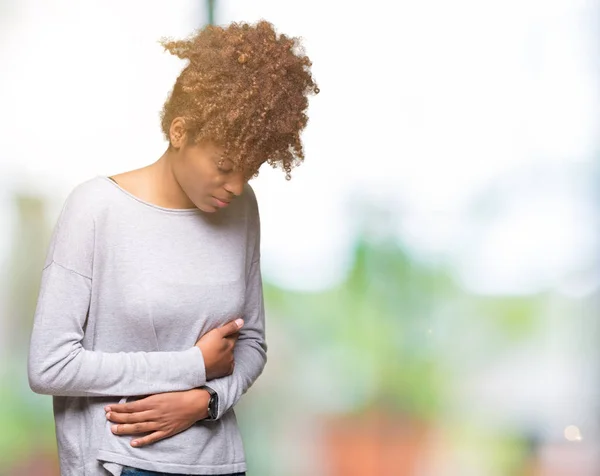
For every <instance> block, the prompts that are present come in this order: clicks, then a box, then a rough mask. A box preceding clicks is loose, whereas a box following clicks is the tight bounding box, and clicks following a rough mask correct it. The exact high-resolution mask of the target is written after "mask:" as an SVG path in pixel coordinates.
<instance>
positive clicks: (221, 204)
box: [213, 197, 229, 208]
mask: <svg viewBox="0 0 600 476" xmlns="http://www.w3.org/2000/svg"><path fill="white" fill-rule="evenodd" d="M213 198H214V199H215V202H216V203H217V206H218V207H220V208H223V207H226V206H227V205H229V202H228V201H227V200H220V199H218V198H217V197H213Z"/></svg>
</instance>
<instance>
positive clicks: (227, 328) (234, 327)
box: [221, 319, 244, 337]
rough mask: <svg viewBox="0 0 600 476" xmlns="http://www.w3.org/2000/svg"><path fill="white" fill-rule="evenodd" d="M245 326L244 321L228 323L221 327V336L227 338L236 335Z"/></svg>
mask: <svg viewBox="0 0 600 476" xmlns="http://www.w3.org/2000/svg"><path fill="white" fill-rule="evenodd" d="M243 325H244V320H243V319H236V320H235V321H231V322H228V323H227V324H225V325H224V326H222V327H221V335H222V336H223V337H226V336H228V335H231V334H235V333H236V332H237V331H238V330H240V328H241V327H242V326H243Z"/></svg>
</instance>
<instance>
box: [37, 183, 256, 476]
mask: <svg viewBox="0 0 600 476" xmlns="http://www.w3.org/2000/svg"><path fill="white" fill-rule="evenodd" d="M240 316H241V317H243V318H244V326H243V327H242V329H241V330H240V336H239V339H238V341H237V344H236V347H235V350H234V357H235V370H234V372H233V374H232V375H229V376H227V377H222V378H217V379H213V380H210V382H208V384H209V386H210V387H212V388H213V389H214V390H216V392H217V393H218V396H219V409H218V416H217V419H216V420H215V421H206V420H201V421H199V422H197V423H195V424H194V425H192V427H190V428H189V429H187V430H185V431H183V432H181V433H178V434H177V435H174V436H171V437H169V438H166V439H163V440H160V441H158V442H156V443H153V444H150V445H148V446H144V447H141V448H134V447H132V446H131V445H130V442H131V441H132V440H133V439H134V438H135V435H123V436H118V435H114V434H113V433H112V432H111V430H110V427H111V425H112V424H113V423H111V422H110V421H108V420H107V419H106V417H105V412H104V407H105V406H106V405H107V404H109V403H123V402H126V401H131V400H135V399H136V397H138V398H142V397H143V396H147V395H152V394H156V393H163V392H173V391H182V390H189V389H192V388H195V387H200V386H202V385H204V384H206V383H207V382H206V373H205V367H204V360H203V357H202V352H201V351H200V349H199V348H198V347H195V346H194V344H195V342H196V341H197V340H198V339H199V338H200V337H201V336H202V335H204V334H205V333H206V332H208V331H210V330H211V329H214V328H215V327H218V326H221V325H223V324H225V323H226V322H228V321H230V320H231V319H233V318H235V317H240ZM266 351H267V345H266V342H265V318H264V306H263V294H262V281H261V274H260V223H259V215H258V207H257V203H256V198H255V195H254V192H253V191H252V189H251V187H250V186H249V185H247V186H246V188H245V190H244V193H243V194H242V195H241V196H240V197H238V198H237V199H235V200H234V201H233V202H232V203H231V204H230V205H229V207H227V208H224V209H222V210H219V211H218V212H216V213H214V214H208V213H204V212H202V211H200V210H198V209H170V208H164V207H160V206H157V205H154V204H152V203H148V202H146V201H143V200H141V199H140V198H138V197H136V196H134V195H133V194H131V193H129V192H128V191H126V190H125V189H123V188H121V187H120V186H119V185H117V184H116V183H115V182H113V181H111V180H110V179H109V178H108V177H104V176H98V177H95V178H93V179H90V180H88V181H86V182H84V183H81V184H80V185H78V186H77V187H75V188H74V189H73V190H72V192H71V193H70V194H69V196H68V198H67V199H66V201H65V204H64V206H63V209H62V212H61V214H60V216H59V219H58V222H57V224H56V226H55V228H54V232H53V235H52V239H51V242H50V247H49V251H48V255H47V259H46V262H45V265H44V268H43V271H42V281H41V286H40V293H39V298H38V303H37V308H36V312H35V317H34V324H33V330H32V334H31V341H30V349H29V358H28V375H29V384H30V386H31V388H32V390H33V391H34V392H36V393H41V394H47V395H53V409H54V418H55V423H56V437H57V443H58V451H59V461H60V468H61V475H62V476H83V475H85V476H106V475H107V474H108V473H107V471H108V472H110V473H111V474H113V475H115V476H118V475H120V474H121V471H122V468H123V465H127V466H133V467H137V468H141V469H146V470H151V471H160V472H167V473H184V474H226V473H234V472H242V471H246V462H245V454H244V448H243V444H242V440H241V436H240V432H239V428H238V424H237V421H236V416H235V412H234V410H233V407H234V405H235V404H236V403H237V402H238V400H239V399H240V397H241V396H242V395H243V394H244V393H245V392H246V391H247V390H248V388H249V387H250V386H251V385H252V384H253V383H254V381H255V380H256V379H257V378H258V376H259V375H260V374H261V373H262V371H263V368H264V366H265V363H266V358H267V356H266Z"/></svg>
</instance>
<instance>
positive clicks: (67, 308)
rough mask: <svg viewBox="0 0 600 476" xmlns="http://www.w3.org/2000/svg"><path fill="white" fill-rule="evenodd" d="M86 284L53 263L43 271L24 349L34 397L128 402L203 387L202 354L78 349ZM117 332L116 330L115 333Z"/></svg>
mask: <svg viewBox="0 0 600 476" xmlns="http://www.w3.org/2000/svg"><path fill="white" fill-rule="evenodd" d="M90 291H91V281H90V279H89V278H86V277H85V276H81V275H79V274H77V273H74V272H72V271H70V270H68V269H66V268H64V267H62V266H59V265H57V264H55V263H53V264H51V265H49V266H48V267H47V268H45V269H44V273H43V275H42V283H41V289H40V297H39V300H38V305H37V308H36V312H35V317H34V324H33V330H32V334H31V341H30V347H29V358H28V377H29V385H30V387H31V389H32V390H33V391H34V392H36V393H41V394H47V395H60V396H92V397H94V396H113V395H115V396H131V395H147V394H151V393H160V392H170V391H177V390H188V389H191V388H194V387H199V386H201V385H203V384H204V383H206V372H205V368H204V359H203V357H202V352H201V351H200V349H199V348H198V347H191V348H190V349H188V350H185V351H179V352H100V351H93V350H87V349H85V348H83V345H82V343H81V342H82V340H83V337H84V326H85V318H86V315H87V313H88V309H89V302H90ZM117 331H118V330H117Z"/></svg>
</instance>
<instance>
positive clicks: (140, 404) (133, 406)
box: [104, 397, 151, 413]
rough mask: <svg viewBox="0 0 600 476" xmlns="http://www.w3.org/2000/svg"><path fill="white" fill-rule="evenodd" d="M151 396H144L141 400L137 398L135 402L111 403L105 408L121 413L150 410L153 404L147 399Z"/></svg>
mask: <svg viewBox="0 0 600 476" xmlns="http://www.w3.org/2000/svg"><path fill="white" fill-rule="evenodd" d="M148 398H149V397H146V398H143V399H141V400H136V401H134V402H127V403H111V404H110V405H107V406H106V407H105V408H104V409H105V410H106V409H107V408H109V409H108V410H106V411H107V412H119V413H134V412H143V411H144V410H150V409H151V405H150V402H148V401H147V399H148Z"/></svg>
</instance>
